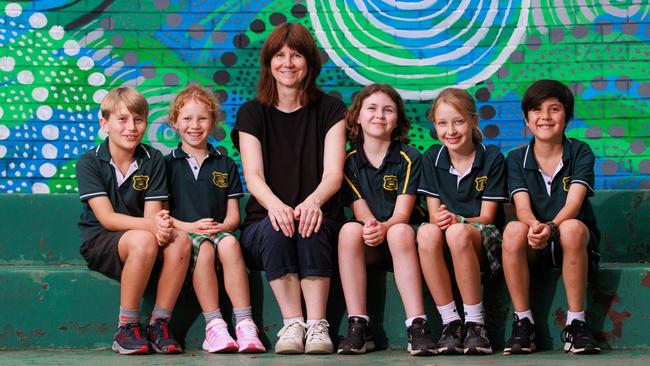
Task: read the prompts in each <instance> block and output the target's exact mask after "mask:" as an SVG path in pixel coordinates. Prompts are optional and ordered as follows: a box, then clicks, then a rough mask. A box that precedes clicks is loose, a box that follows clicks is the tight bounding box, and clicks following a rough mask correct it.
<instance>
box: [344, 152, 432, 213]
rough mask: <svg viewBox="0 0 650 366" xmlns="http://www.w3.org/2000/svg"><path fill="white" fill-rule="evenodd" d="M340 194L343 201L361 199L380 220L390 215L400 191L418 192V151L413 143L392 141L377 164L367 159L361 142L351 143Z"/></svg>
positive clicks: (401, 192)
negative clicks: (352, 144)
mask: <svg viewBox="0 0 650 366" xmlns="http://www.w3.org/2000/svg"><path fill="white" fill-rule="evenodd" d="M344 178H345V182H346V183H344V189H343V197H344V201H346V202H345V204H346V205H349V204H350V203H352V202H353V201H355V200H358V199H364V200H366V203H367V204H368V207H370V211H371V212H372V214H373V215H374V216H375V218H376V219H377V220H379V221H382V222H384V221H386V220H388V219H389V218H390V217H391V216H393V211H394V209H395V201H396V200H397V196H399V195H400V194H413V195H415V194H417V186H418V180H419V178H420V153H419V152H418V150H417V149H415V148H414V147H412V146H409V145H406V144H402V143H401V142H399V141H393V143H391V145H390V147H389V148H388V152H387V153H386V157H384V160H383V162H382V163H381V165H380V166H379V168H375V167H374V166H372V164H370V163H369V162H368V158H367V157H366V154H365V153H364V152H363V147H362V146H361V145H357V146H353V147H352V149H350V150H349V151H348V153H347V156H346V158H345V175H344Z"/></svg>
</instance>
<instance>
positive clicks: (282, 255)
mask: <svg viewBox="0 0 650 366" xmlns="http://www.w3.org/2000/svg"><path fill="white" fill-rule="evenodd" d="M295 229H296V233H295V234H294V236H293V237H291V238H287V237H286V236H284V234H283V233H282V231H275V229H274V228H273V226H272V225H271V220H270V219H269V218H268V217H266V218H264V219H263V220H260V221H258V222H256V223H254V224H250V225H248V226H246V227H245V228H244V229H243V230H242V233H241V237H240V240H239V243H240V246H241V250H242V254H243V256H244V260H245V261H246V265H247V266H248V268H250V269H256V270H263V271H265V272H266V278H267V279H268V280H269V281H273V280H275V279H278V278H280V277H282V276H284V275H287V274H290V273H297V274H299V276H300V278H301V279H302V278H305V277H307V276H317V277H331V276H332V271H333V267H334V258H333V256H334V251H333V248H334V247H335V245H336V242H337V239H338V234H339V229H340V224H338V223H337V222H335V221H333V220H330V219H326V218H323V223H322V224H321V227H320V230H318V232H317V233H313V234H312V235H311V237H309V238H303V237H302V236H300V235H299V234H298V233H297V231H298V223H296V225H295Z"/></svg>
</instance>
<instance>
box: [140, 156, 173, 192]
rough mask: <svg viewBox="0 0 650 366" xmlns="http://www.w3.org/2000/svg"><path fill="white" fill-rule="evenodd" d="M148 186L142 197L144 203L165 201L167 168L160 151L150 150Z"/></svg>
mask: <svg viewBox="0 0 650 366" xmlns="http://www.w3.org/2000/svg"><path fill="white" fill-rule="evenodd" d="M151 160H152V161H151V177H150V178H149V179H150V182H151V183H150V184H151V185H150V186H149V189H147V193H145V195H144V200H145V201H167V200H168V199H169V197H168V194H167V192H168V191H167V168H166V166H165V165H166V164H165V159H164V158H163V156H162V154H161V153H160V151H158V150H155V149H152V156H151Z"/></svg>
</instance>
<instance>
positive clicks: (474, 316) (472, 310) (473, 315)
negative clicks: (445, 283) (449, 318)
mask: <svg viewBox="0 0 650 366" xmlns="http://www.w3.org/2000/svg"><path fill="white" fill-rule="evenodd" d="M463 309H465V323H467V322H472V323H476V324H485V321H484V320H483V302H479V303H478V304H476V305H467V304H463Z"/></svg>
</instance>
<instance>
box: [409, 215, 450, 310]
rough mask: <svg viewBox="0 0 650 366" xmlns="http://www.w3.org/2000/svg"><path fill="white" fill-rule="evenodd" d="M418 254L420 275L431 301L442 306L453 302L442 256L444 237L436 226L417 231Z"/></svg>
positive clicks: (429, 225)
mask: <svg viewBox="0 0 650 366" xmlns="http://www.w3.org/2000/svg"><path fill="white" fill-rule="evenodd" d="M417 242H418V253H419V256H420V264H421V266H422V274H424V280H425V281H426V283H427V286H428V287H429V291H430V292H431V296H432V297H433V301H434V302H435V303H436V305H437V306H443V305H447V304H449V303H451V302H452V301H454V298H453V295H452V292H451V278H450V277H449V269H448V268H447V263H446V262H445V256H444V245H445V244H444V243H445V242H444V237H443V233H442V230H440V228H439V227H438V226H436V225H433V224H426V225H423V226H421V227H420V228H419V229H418V240H417Z"/></svg>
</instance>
